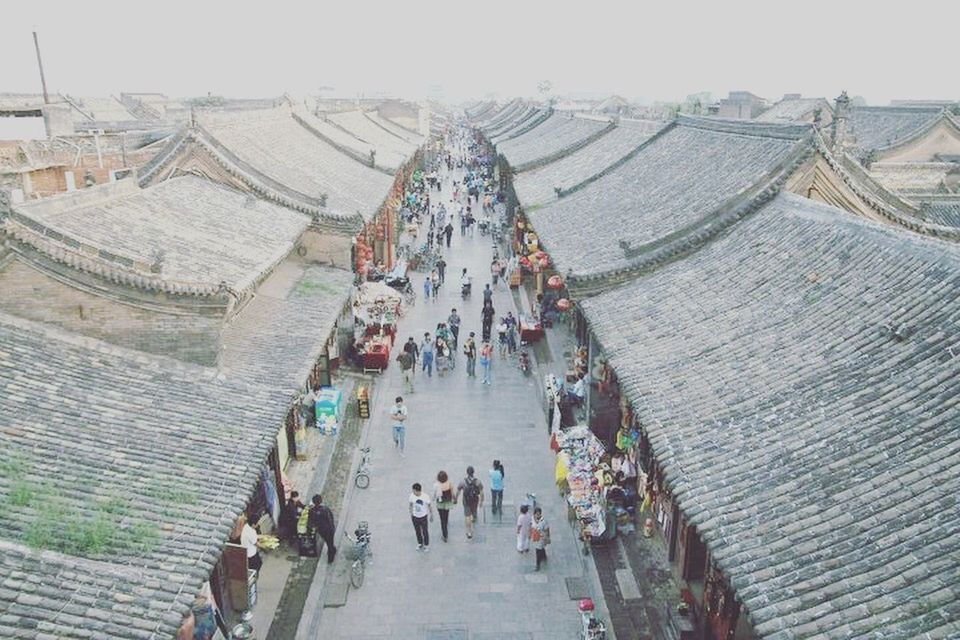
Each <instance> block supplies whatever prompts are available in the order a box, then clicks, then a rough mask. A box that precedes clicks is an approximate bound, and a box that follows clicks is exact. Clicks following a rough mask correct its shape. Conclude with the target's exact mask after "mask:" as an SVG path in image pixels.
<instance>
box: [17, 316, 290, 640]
mask: <svg viewBox="0 0 960 640" xmlns="http://www.w3.org/2000/svg"><path fill="white" fill-rule="evenodd" d="M290 402H291V398H290V396H289V394H288V393H285V392H278V391H277V390H275V389H273V388H270V387H268V386H266V385H250V384H244V383H240V382H238V381H235V380H232V379H230V378H225V377H223V376H218V375H217V372H216V371H215V370H212V369H204V368H201V367H196V366H189V365H185V364H182V363H177V362H174V361H171V360H168V359H165V358H159V357H151V356H146V355H143V354H140V353H134V352H129V351H125V350H122V349H117V348H110V347H107V346H105V345H103V344H102V343H98V342H96V341H94V340H90V339H83V338H77V337H75V336H71V335H68V334H63V333H61V332H58V331H55V330H51V329H47V328H40V326H39V325H35V324H32V323H29V322H25V321H21V320H17V319H14V318H11V317H9V316H0V448H2V450H3V460H2V461H0V498H2V500H3V504H4V526H3V531H2V533H0V551H2V552H0V628H2V631H0V636H3V637H5V638H13V637H17V638H61V639H71V640H72V639H78V640H79V639H81V638H83V639H87V638H119V639H138V640H147V639H166V638H172V637H173V635H174V634H175V633H176V630H177V627H178V626H179V624H180V621H181V619H182V616H183V614H184V613H185V612H186V611H187V609H188V607H189V605H190V603H191V602H192V600H193V597H194V595H195V594H196V593H197V592H198V591H199V589H200V587H201V585H202V583H203V581H204V580H206V579H207V578H208V576H209V574H210V571H211V570H212V568H213V565H214V564H215V562H216V560H217V558H218V557H219V555H220V553H221V550H222V546H223V543H224V541H225V540H226V538H227V536H228V535H229V531H230V529H231V528H232V525H233V522H234V521H235V519H236V517H237V516H238V515H239V514H240V513H241V511H242V510H243V508H244V507H245V505H246V502H247V500H248V498H249V496H250V494H251V493H252V492H253V490H254V487H255V485H256V482H257V480H258V478H259V476H260V473H261V465H262V464H263V461H264V460H265V459H266V457H267V455H268V454H269V452H270V450H271V449H272V448H273V447H274V446H275V444H276V434H277V431H278V429H279V428H280V427H281V426H282V424H283V419H284V417H285V414H286V410H287V408H288V407H289V403H290Z"/></svg>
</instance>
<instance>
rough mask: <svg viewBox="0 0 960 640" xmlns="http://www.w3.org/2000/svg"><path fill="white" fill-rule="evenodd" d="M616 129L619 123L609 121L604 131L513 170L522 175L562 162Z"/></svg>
mask: <svg viewBox="0 0 960 640" xmlns="http://www.w3.org/2000/svg"><path fill="white" fill-rule="evenodd" d="M571 119H573V118H571ZM592 122H602V120H595V121H592ZM616 129H617V123H616V122H614V121H608V122H607V125H606V126H605V127H603V128H602V129H597V130H596V131H594V132H593V133H591V134H590V135H588V136H587V137H585V138H581V139H580V140H575V141H574V142H572V143H571V144H568V145H567V146H565V147H563V148H562V149H559V150H557V151H554V152H553V153H551V154H549V155H546V156H544V157H542V158H538V159H536V160H532V161H530V162H527V163H526V164H521V165H517V166H516V167H514V168H513V170H514V172H515V173H522V172H524V171H531V170H533V169H538V168H540V167H543V166H545V165H548V164H550V163H551V162H556V161H557V160H561V159H563V158H565V157H567V156H569V155H570V154H572V153H575V152H577V151H579V150H580V149H583V148H584V147H588V146H590V145H591V144H593V143H594V142H596V141H597V140H599V139H600V138H602V137H603V136H605V135H607V134H608V133H612V132H613V131H615V130H616Z"/></svg>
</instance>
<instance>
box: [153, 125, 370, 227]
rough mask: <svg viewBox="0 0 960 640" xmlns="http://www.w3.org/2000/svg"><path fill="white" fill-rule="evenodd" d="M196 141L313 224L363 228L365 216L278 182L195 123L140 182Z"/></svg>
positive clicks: (230, 171) (262, 194)
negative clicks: (338, 209) (332, 208)
mask: <svg viewBox="0 0 960 640" xmlns="http://www.w3.org/2000/svg"><path fill="white" fill-rule="evenodd" d="M191 142H192V143H195V144H196V145H198V147H199V148H200V149H201V150H203V152H204V153H205V154H206V155H207V156H208V157H209V158H210V159H211V160H213V161H214V162H215V163H216V164H217V165H219V166H220V167H221V168H222V169H223V170H224V171H226V172H227V174H229V175H230V176H231V177H233V178H235V179H236V180H238V181H240V182H241V183H242V184H244V185H245V186H246V187H247V188H248V189H250V191H252V192H253V193H255V194H257V195H258V196H260V197H262V198H263V199H265V200H268V201H270V202H274V203H276V204H279V205H281V206H283V207H286V208H287V209H292V210H293V211H297V212H300V213H303V214H305V215H308V216H310V217H311V218H313V220H314V224H315V226H317V227H319V228H322V229H326V230H330V231H334V232H343V233H355V232H356V231H358V230H359V229H360V228H362V226H363V223H364V217H363V216H362V215H361V214H360V213H359V212H357V213H353V214H339V213H335V212H333V211H330V210H328V209H326V208H324V207H322V206H321V205H320V204H319V200H318V199H317V198H313V197H311V196H308V195H306V194H302V193H300V192H298V191H295V190H294V189H291V188H289V187H286V186H284V185H281V184H279V183H277V182H276V181H275V180H274V179H273V178H270V177H269V176H267V175H265V174H263V173H262V172H260V171H259V170H257V169H256V168H254V167H252V166H250V165H249V164H247V163H245V162H243V161H241V160H240V159H239V158H237V157H236V156H235V155H234V154H232V153H231V152H230V151H229V149H227V148H226V146H225V145H223V144H221V143H220V142H218V141H217V140H216V138H215V137H214V136H212V135H211V134H210V133H209V132H207V131H205V130H204V129H202V128H200V127H198V126H194V127H193V128H191V129H189V131H187V132H186V133H185V134H184V135H183V137H182V138H181V139H177V140H173V141H171V143H170V145H169V147H168V149H167V150H165V151H163V152H161V154H162V155H163V159H162V160H161V161H160V162H158V163H157V165H155V166H153V167H150V170H149V173H145V174H144V176H143V177H142V178H141V179H140V184H141V186H143V185H146V184H150V183H151V182H152V181H154V180H155V179H156V178H157V176H159V174H160V172H161V171H162V170H163V169H165V168H166V167H168V166H169V165H170V164H171V163H172V162H173V160H174V159H175V158H176V157H177V156H178V154H179V153H180V152H181V150H182V149H183V147H184V146H185V145H186V144H188V143H191Z"/></svg>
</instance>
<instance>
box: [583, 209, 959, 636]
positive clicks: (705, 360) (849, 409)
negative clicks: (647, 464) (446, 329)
mask: <svg viewBox="0 0 960 640" xmlns="http://www.w3.org/2000/svg"><path fill="white" fill-rule="evenodd" d="M678 291H682V292H683V295H682V296H678V295H677V292H678ZM582 304H583V308H584V311H585V313H586V314H587V317H588V319H589V320H590V322H591V326H592V327H593V329H594V331H595V332H596V334H597V336H598V338H599V341H600V342H601V343H602V345H603V348H604V350H605V352H606V354H607V356H608V357H609V358H610V361H611V362H612V363H613V365H614V367H615V368H616V370H617V372H618V375H619V376H620V379H621V382H622V384H623V386H624V389H625V392H626V393H627V395H628V397H629V398H630V399H631V401H632V402H633V404H634V406H635V408H636V410H637V415H638V417H639V419H640V420H641V421H642V422H643V424H644V425H645V427H646V429H647V430H648V432H649V434H650V438H651V443H652V446H653V448H654V451H655V452H656V455H657V457H658V460H660V461H661V462H662V464H663V466H664V469H665V471H666V479H667V483H668V486H670V488H671V491H672V492H673V494H674V495H675V497H676V499H677V501H678V503H679V505H680V507H681V509H682V510H683V511H684V512H685V513H687V514H692V518H691V519H692V520H693V521H694V522H695V523H696V524H697V527H698V531H699V532H700V534H701V535H702V537H703V538H704V540H705V542H706V543H707V545H708V546H709V547H710V548H711V551H712V553H713V555H714V557H715V559H716V561H717V562H718V564H719V565H720V566H721V568H722V569H723V570H724V572H725V573H726V574H727V575H728V576H729V577H730V579H731V581H732V584H734V586H735V588H736V590H737V593H738V597H739V598H740V599H742V601H743V602H744V603H745V604H746V606H747V609H748V610H749V612H750V615H751V617H752V619H753V622H754V623H755V628H756V631H757V632H758V633H759V634H760V635H762V636H765V637H771V638H780V637H783V638H788V637H799V636H803V635H822V636H824V637H839V636H843V635H845V634H851V633H858V634H865V633H868V632H871V631H877V632H879V633H881V634H883V637H891V638H893V637H895V638H906V637H916V636H919V635H922V634H923V633H926V632H933V631H934V630H935V629H950V630H951V631H952V632H953V633H958V632H960V627H958V624H960V622H958V621H960V601H958V600H957V599H956V598H952V599H948V598H947V597H946V594H944V593H942V589H943V588H945V587H946V586H947V585H954V584H956V582H957V577H958V575H960V536H958V535H957V533H958V532H960V511H958V510H957V509H956V505H955V502H954V500H955V499H954V496H955V495H956V493H957V491H958V490H960V430H958V429H957V425H958V424H960V353H957V354H956V355H951V352H950V349H954V350H957V349H958V348H960V342H957V341H958V339H960V333H958V331H957V326H958V323H960V252H958V250H957V248H956V247H955V246H953V245H950V244H948V243H945V242H942V241H937V240H930V239H926V238H922V237H919V236H916V235H914V234H909V233H906V232H904V231H902V230H899V229H896V228H892V227H884V226H881V225H878V224H875V223H871V222H867V221H865V220H862V219H856V218H853V217H852V216H850V215H848V214H846V213H844V212H842V211H839V210H836V209H832V208H830V207H827V206H824V205H820V204H817V203H815V202H813V201H810V200H807V199H803V198H800V197H797V196H793V195H781V196H779V197H777V198H775V199H774V200H773V201H771V202H770V203H769V204H767V205H766V206H764V207H763V208H762V209H761V210H760V211H759V212H758V213H756V214H754V216H752V217H751V218H749V219H748V220H746V221H744V222H741V223H740V224H739V225H738V226H737V227H735V228H734V230H733V231H732V232H731V233H729V234H727V235H726V236H724V237H721V238H718V239H715V240H714V241H713V242H712V243H711V244H709V245H708V246H706V247H705V248H703V249H701V250H699V251H697V252H695V253H693V254H691V255H689V256H687V257H686V258H684V259H682V260H679V261H676V262H674V263H671V264H668V265H666V266H663V267H662V268H660V269H658V270H657V271H655V272H653V273H652V274H650V275H648V276H644V277H640V278H637V279H636V280H635V282H633V283H632V284H629V285H627V286H625V287H622V288H619V289H616V290H612V291H609V292H607V293H604V294H601V295H599V296H597V297H594V298H590V299H588V300H586V301H584V302H583V303H582ZM901 325H904V326H905V331H906V333H905V334H904V337H903V338H902V339H898V338H897V337H896V336H895V335H893V333H892V332H891V329H893V330H897V328H898V327H900V326H901ZM905 509H906V510H908V511H909V513H910V514H911V517H908V518H906V517H904V513H905ZM933 612H936V613H937V615H928V614H929V613H933Z"/></svg>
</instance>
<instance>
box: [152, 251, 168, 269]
mask: <svg viewBox="0 0 960 640" xmlns="http://www.w3.org/2000/svg"><path fill="white" fill-rule="evenodd" d="M165 257H166V254H165V253H164V251H163V249H158V250H157V251H155V252H154V253H153V262H152V263H150V273H156V274H160V273H163V260H164V258H165Z"/></svg>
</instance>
